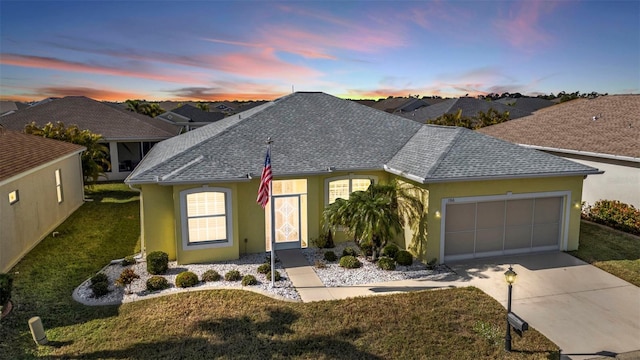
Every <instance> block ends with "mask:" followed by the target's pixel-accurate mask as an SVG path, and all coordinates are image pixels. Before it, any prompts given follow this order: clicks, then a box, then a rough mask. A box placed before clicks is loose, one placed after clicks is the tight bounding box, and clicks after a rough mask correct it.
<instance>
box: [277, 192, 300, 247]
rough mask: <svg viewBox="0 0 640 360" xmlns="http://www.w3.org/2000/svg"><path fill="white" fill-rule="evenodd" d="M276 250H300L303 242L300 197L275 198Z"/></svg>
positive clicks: (285, 196)
mask: <svg viewBox="0 0 640 360" xmlns="http://www.w3.org/2000/svg"><path fill="white" fill-rule="evenodd" d="M273 210H274V213H275V214H276V216H275V219H274V220H275V224H274V225H275V226H274V229H275V239H276V246H275V249H276V250H286V249H299V248H300V240H301V237H300V235H301V233H302V231H301V230H302V229H301V226H300V224H301V219H300V215H301V214H300V195H279V196H274V197H273Z"/></svg>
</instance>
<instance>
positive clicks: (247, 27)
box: [0, 0, 640, 101]
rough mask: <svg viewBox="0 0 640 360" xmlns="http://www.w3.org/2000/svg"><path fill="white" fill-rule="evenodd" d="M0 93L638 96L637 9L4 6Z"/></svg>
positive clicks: (331, 4)
mask: <svg viewBox="0 0 640 360" xmlns="http://www.w3.org/2000/svg"><path fill="white" fill-rule="evenodd" d="M0 16H1V18H0V98H2V99H12V100H21V101H28V100H39V99H43V98H46V97H52V96H55V97H61V96H67V95H84V96H88V97H91V98H93V99H97V100H113V101H123V100H126V99H134V98H135V99H146V100H187V99H190V100H225V99H228V100H233V99H238V100H247V99H266V100H269V99H273V98H276V97H279V96H282V95H284V94H288V93H290V92H291V91H292V89H293V90H295V91H323V92H326V93H329V94H332V95H335V96H340V97H344V98H352V99H356V98H376V99H377V98H380V97H387V96H389V95H394V96H407V95H410V94H411V95H420V96H424V95H427V96H428V95H440V96H443V97H456V96H463V95H465V94H469V95H473V96H474V95H477V94H487V93H492V92H494V93H496V92H497V93H502V92H520V93H523V94H527V95H538V94H541V93H545V94H548V93H551V92H553V93H557V92H559V91H563V90H564V91H567V92H574V91H580V92H591V91H596V92H600V93H610V94H621V93H627V94H628V93H635V94H637V93H640V1H593V0H590V1H397V2H391V1H322V2H321V1H295V2H293V1H285V2H272V1H233V2H232V1H77V2H76V1H6V0H2V1H0Z"/></svg>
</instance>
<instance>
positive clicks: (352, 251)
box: [342, 247, 358, 257]
mask: <svg viewBox="0 0 640 360" xmlns="http://www.w3.org/2000/svg"><path fill="white" fill-rule="evenodd" d="M342 256H353V257H356V256H358V252H357V251H356V249H354V248H352V247H346V248H344V250H342Z"/></svg>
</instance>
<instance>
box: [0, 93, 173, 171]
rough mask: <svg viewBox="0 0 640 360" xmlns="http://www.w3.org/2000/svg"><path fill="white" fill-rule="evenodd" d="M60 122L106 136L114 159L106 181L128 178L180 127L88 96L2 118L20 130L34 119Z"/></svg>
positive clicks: (20, 111) (9, 125)
mask: <svg viewBox="0 0 640 360" xmlns="http://www.w3.org/2000/svg"><path fill="white" fill-rule="evenodd" d="M58 121H61V122H63V123H64V124H65V126H69V125H77V126H78V127H79V128H80V129H88V130H90V131H91V132H93V133H97V134H100V135H102V137H103V138H104V141H105V143H106V145H107V146H108V147H109V154H110V161H111V170H110V171H107V173H106V176H107V177H106V180H122V179H124V178H125V177H127V175H129V173H131V170H133V168H134V167H135V166H136V165H137V164H138V163H139V162H140V160H141V159H142V158H143V157H144V155H145V154H146V153H147V152H148V151H149V149H151V147H153V146H154V145H155V144H156V143H157V142H159V141H161V140H165V139H168V138H170V137H172V136H175V135H177V134H178V132H179V128H178V127H176V126H174V125H171V124H168V123H167V122H165V121H162V120H158V119H153V118H150V117H148V116H145V115H140V114H136V113H134V112H131V111H127V110H125V109H122V108H118V107H114V106H110V105H108V104H105V103H102V102H99V101H95V100H92V99H89V98H86V97H84V96H67V97H64V98H61V99H52V100H50V101H47V102H41V103H40V104H39V105H35V106H31V107H29V108H27V109H24V110H19V111H17V112H15V113H13V114H10V115H7V116H3V117H2V118H0V124H3V125H4V126H5V127H6V128H7V129H11V130H16V131H23V130H24V127H25V125H27V124H29V123H31V122H35V123H36V124H37V125H38V126H43V125H45V124H46V123H48V122H51V123H56V122H58Z"/></svg>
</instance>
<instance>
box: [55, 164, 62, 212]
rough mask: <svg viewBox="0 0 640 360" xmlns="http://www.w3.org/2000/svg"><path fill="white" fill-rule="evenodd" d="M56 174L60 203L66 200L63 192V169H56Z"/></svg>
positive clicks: (57, 193) (57, 195)
mask: <svg viewBox="0 0 640 360" xmlns="http://www.w3.org/2000/svg"><path fill="white" fill-rule="evenodd" d="M54 176H55V180H56V197H57V199H58V204H60V203H62V202H63V201H64V193H63V192H62V171H61V170H60V169H56V171H55V172H54Z"/></svg>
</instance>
